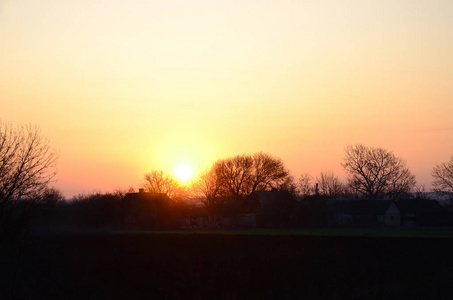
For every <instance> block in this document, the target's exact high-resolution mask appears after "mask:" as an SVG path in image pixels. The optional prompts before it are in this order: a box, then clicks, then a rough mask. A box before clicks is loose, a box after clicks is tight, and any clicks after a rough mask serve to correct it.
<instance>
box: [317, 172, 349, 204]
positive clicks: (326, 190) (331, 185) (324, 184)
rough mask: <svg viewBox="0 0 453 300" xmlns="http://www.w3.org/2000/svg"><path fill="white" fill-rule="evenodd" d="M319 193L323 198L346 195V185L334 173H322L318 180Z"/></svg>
mask: <svg viewBox="0 0 453 300" xmlns="http://www.w3.org/2000/svg"><path fill="white" fill-rule="evenodd" d="M316 183H317V184H318V192H319V194H320V195H322V196H328V197H330V198H335V197H337V196H339V195H340V194H343V193H344V185H343V183H342V182H341V181H340V179H338V177H337V176H335V174H334V173H333V172H321V174H320V175H319V177H317V178H316Z"/></svg>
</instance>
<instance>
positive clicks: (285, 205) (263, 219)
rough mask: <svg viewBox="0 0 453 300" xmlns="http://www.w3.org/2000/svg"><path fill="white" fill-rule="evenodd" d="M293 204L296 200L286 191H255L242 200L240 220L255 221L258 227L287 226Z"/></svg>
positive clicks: (289, 222) (290, 218)
mask: <svg viewBox="0 0 453 300" xmlns="http://www.w3.org/2000/svg"><path fill="white" fill-rule="evenodd" d="M295 205H296V200H295V199H294V197H293V195H291V193H289V192H288V191H278V190H275V189H273V190H271V191H255V192H253V193H252V194H251V195H250V196H249V197H247V198H246V199H245V200H244V201H243V203H242V212H243V215H242V216H241V218H240V220H242V222H243V223H246V221H245V220H246V219H247V220H249V221H248V222H255V226H258V227H262V226H264V227H268V226H272V227H273V226H277V227H280V226H289V225H291V224H292V223H293V219H292V214H293V213H294V208H295Z"/></svg>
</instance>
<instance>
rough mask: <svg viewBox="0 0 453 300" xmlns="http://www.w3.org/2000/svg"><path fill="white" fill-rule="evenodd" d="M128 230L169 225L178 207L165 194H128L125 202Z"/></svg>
mask: <svg viewBox="0 0 453 300" xmlns="http://www.w3.org/2000/svg"><path fill="white" fill-rule="evenodd" d="M123 210H124V213H125V216H126V219H125V225H126V227H127V228H128V229H155V228H162V227H165V226H166V225H168V224H169V222H170V220H171V217H172V216H173V215H174V214H175V213H177V211H178V207H177V205H176V204H175V203H174V202H173V201H171V200H170V198H169V197H168V196H167V194H165V193H148V192H145V191H144V190H143V189H140V190H139V192H138V193H127V194H126V196H125V197H124V200H123Z"/></svg>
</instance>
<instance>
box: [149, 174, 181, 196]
mask: <svg viewBox="0 0 453 300" xmlns="http://www.w3.org/2000/svg"><path fill="white" fill-rule="evenodd" d="M143 188H144V189H145V190H146V191H148V192H150V193H164V194H167V196H168V197H169V198H172V197H173V196H174V195H175V194H176V192H177V190H178V188H179V183H178V181H176V180H175V179H174V178H173V177H172V176H171V175H169V174H167V173H165V172H164V171H161V170H159V171H151V173H148V174H145V183H144V184H143Z"/></svg>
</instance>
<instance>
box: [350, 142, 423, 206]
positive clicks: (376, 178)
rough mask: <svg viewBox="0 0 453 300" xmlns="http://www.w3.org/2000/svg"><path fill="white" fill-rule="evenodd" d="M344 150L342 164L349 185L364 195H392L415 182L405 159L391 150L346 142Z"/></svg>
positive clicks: (374, 196) (404, 190)
mask: <svg viewBox="0 0 453 300" xmlns="http://www.w3.org/2000/svg"><path fill="white" fill-rule="evenodd" d="M345 154H346V155H345V158H344V161H343V163H342V166H343V168H344V169H345V170H346V171H347V172H348V173H349V179H348V182H349V185H350V187H351V188H352V189H353V190H355V191H356V192H358V193H360V194H362V195H365V196H366V197H368V198H378V197H382V196H384V195H385V194H387V195H391V196H393V197H396V196H398V195H399V194H400V193H403V192H410V191H411V189H412V188H413V187H414V186H415V176H414V175H413V174H412V173H411V172H410V171H409V169H408V168H407V167H406V162H405V161H404V160H403V159H401V158H399V157H396V156H395V155H394V154H393V152H391V151H388V150H385V149H382V148H374V147H367V146H363V145H355V146H348V147H347V148H346V149H345Z"/></svg>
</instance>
